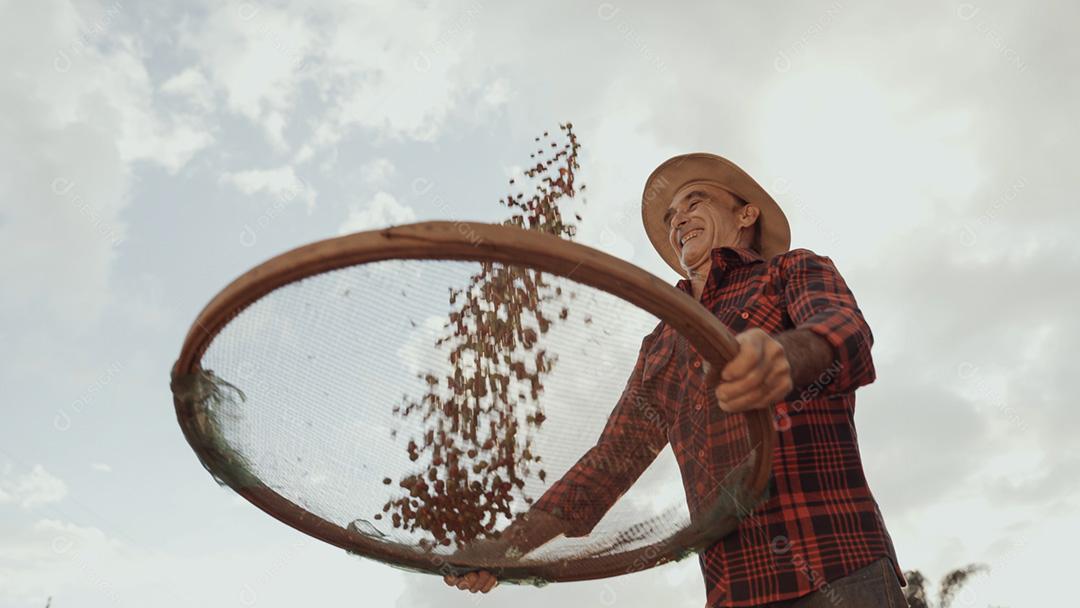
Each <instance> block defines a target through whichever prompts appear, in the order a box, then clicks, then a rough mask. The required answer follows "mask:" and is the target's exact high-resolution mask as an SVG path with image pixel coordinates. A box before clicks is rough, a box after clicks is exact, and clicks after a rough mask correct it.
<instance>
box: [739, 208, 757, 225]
mask: <svg viewBox="0 0 1080 608" xmlns="http://www.w3.org/2000/svg"><path fill="white" fill-rule="evenodd" d="M759 215H761V209H758V208H757V207H756V206H754V205H743V208H742V209H741V210H740V211H739V225H740V226H743V227H744V228H746V227H750V226H753V225H754V222H756V221H757V218H758V216H759Z"/></svg>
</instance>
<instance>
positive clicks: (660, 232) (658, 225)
mask: <svg viewBox="0 0 1080 608" xmlns="http://www.w3.org/2000/svg"><path fill="white" fill-rule="evenodd" d="M701 179H707V180H711V181H716V182H719V183H720V184H721V185H722V186H723V187H724V189H725V190H728V191H729V192H731V193H732V194H734V195H736V196H738V197H739V198H741V199H743V200H744V201H746V202H747V203H749V204H751V205H754V206H755V207H757V208H758V209H759V211H760V214H759V215H758V222H760V223H761V252H760V253H761V255H762V257H764V258H765V259H766V260H767V259H769V258H771V257H773V256H775V255H777V254H780V253H784V252H785V251H787V250H788V249H789V248H790V247H791V228H790V226H789V225H788V221H787V216H785V215H784V212H783V210H781V209H780V205H778V204H776V201H775V200H773V197H772V196H769V193H768V192H766V191H765V189H764V188H762V187H761V185H760V184H758V183H757V182H756V181H754V178H752V177H750V175H749V174H747V173H746V172H745V171H743V170H742V169H740V168H739V167H738V165H736V164H735V163H733V162H731V161H729V160H728V159H726V158H723V157H721V156H717V155H715V154H709V153H707V152H695V153H692V154H683V155H680V156H675V157H673V158H670V159H668V160H666V161H664V163H663V164H661V165H660V166H659V167H657V168H656V170H654V171H653V172H652V175H650V176H649V179H647V180H645V191H644V192H643V193H642V195H641V221H642V222H643V223H644V225H645V233H646V234H648V235H649V241H650V242H652V246H653V248H655V249H656V251H657V253H659V254H660V257H662V258H664V261H665V262H667V263H668V266H671V268H672V269H673V270H674V271H675V272H677V273H679V274H680V275H681V276H683V277H685V276H686V269H684V268H683V267H682V264H680V263H679V255H678V254H677V253H676V252H675V250H674V249H673V248H672V247H671V242H670V241H669V240H668V226H667V224H665V223H664V213H665V212H666V211H667V209H668V207H669V206H670V205H671V200H672V198H674V196H675V193H676V192H678V191H679V189H680V188H682V187H683V186H685V185H686V184H688V183H690V182H692V181H695V180H701Z"/></svg>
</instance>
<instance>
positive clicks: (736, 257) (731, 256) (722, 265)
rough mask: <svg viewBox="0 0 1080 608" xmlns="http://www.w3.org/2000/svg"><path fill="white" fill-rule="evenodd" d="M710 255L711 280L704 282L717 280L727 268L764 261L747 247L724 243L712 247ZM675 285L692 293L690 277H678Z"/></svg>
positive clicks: (758, 254)
mask: <svg viewBox="0 0 1080 608" xmlns="http://www.w3.org/2000/svg"><path fill="white" fill-rule="evenodd" d="M710 255H711V256H712V268H711V269H710V270H709V275H710V279H711V281H706V283H708V282H715V281H719V280H720V279H722V278H723V277H724V274H725V273H727V271H728V270H731V269H733V268H738V267H740V266H746V265H747V264H753V263H755V262H764V261H765V258H763V257H761V254H760V253H758V252H756V251H754V250H753V249H750V248H749V247H728V246H726V245H725V246H723V247H717V248H715V249H713V250H712V251H711V252H710ZM675 286H676V287H678V288H679V289H681V290H683V291H684V292H686V293H688V294H690V295H693V294H694V291H693V287H692V284H691V283H690V279H680V280H679V282H678V283H676V284H675Z"/></svg>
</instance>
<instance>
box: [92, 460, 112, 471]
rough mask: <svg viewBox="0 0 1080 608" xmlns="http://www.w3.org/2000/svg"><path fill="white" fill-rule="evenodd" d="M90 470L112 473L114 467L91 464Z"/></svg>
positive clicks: (101, 463) (103, 464)
mask: <svg viewBox="0 0 1080 608" xmlns="http://www.w3.org/2000/svg"><path fill="white" fill-rule="evenodd" d="M90 468H91V469H93V470H95V471H98V472H100V473H112V470H113V469H112V467H111V466H110V465H108V464H106V463H104V462H94V463H91V464H90Z"/></svg>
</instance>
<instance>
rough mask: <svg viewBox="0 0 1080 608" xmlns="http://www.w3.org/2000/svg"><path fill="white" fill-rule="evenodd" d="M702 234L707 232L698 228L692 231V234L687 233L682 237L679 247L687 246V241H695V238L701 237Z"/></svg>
mask: <svg viewBox="0 0 1080 608" xmlns="http://www.w3.org/2000/svg"><path fill="white" fill-rule="evenodd" d="M702 232H705V231H704V230H703V229H701V228H696V229H694V230H691V231H690V232H687V233H686V234H684V235H683V236H682V238H681V239H679V247H684V246H686V243H687V241H689V240H690V239H693V238H697V237H698V236H699V235H701V233H702Z"/></svg>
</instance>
